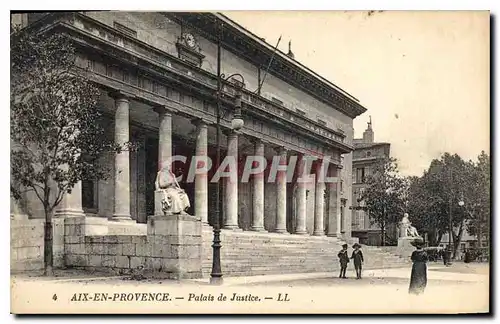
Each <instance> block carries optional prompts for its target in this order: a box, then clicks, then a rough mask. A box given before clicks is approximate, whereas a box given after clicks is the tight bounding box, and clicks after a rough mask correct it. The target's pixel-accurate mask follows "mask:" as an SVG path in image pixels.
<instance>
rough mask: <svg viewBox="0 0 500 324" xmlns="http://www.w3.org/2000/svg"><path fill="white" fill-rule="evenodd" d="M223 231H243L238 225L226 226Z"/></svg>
mask: <svg viewBox="0 0 500 324" xmlns="http://www.w3.org/2000/svg"><path fill="white" fill-rule="evenodd" d="M222 229H223V230H230V231H237V232H240V231H243V230H242V229H241V228H239V227H238V225H224V226H223V227H222Z"/></svg>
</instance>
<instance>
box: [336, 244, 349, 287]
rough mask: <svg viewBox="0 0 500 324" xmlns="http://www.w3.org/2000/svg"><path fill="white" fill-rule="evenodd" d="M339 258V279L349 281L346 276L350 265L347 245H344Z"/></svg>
mask: <svg viewBox="0 0 500 324" xmlns="http://www.w3.org/2000/svg"><path fill="white" fill-rule="evenodd" d="M337 256H338V257H339V262H340V275H339V278H342V279H347V278H346V276H345V272H346V270H347V264H348V263H349V255H348V254H347V244H342V250H340V252H339V254H337Z"/></svg>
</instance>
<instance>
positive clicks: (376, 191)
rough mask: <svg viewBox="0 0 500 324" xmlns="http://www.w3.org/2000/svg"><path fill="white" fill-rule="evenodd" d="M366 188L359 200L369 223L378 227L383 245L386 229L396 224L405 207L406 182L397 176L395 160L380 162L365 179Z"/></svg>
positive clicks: (389, 159) (388, 159)
mask: <svg viewBox="0 0 500 324" xmlns="http://www.w3.org/2000/svg"><path fill="white" fill-rule="evenodd" d="M366 183H367V188H366V189H365V190H364V192H363V194H362V196H361V199H362V200H364V202H365V210H366V211H367V212H368V213H369V215H370V221H371V222H372V223H375V224H377V225H379V226H380V229H381V239H382V245H385V236H386V229H387V226H388V225H389V224H397V222H398V221H399V218H400V216H401V215H402V214H403V211H404V207H405V195H406V188H405V187H406V181H405V179H403V178H402V177H400V176H399V174H398V167H397V163H396V160H395V159H393V158H387V159H383V160H380V162H378V163H377V164H376V165H375V166H374V168H373V170H372V173H371V175H369V176H368V177H367V179H366Z"/></svg>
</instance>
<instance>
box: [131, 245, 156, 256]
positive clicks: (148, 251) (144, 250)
mask: <svg viewBox="0 0 500 324" xmlns="http://www.w3.org/2000/svg"><path fill="white" fill-rule="evenodd" d="M135 255H136V256H138V257H148V256H152V255H153V244H150V243H146V242H144V243H137V244H135Z"/></svg>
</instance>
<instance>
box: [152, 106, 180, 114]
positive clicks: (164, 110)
mask: <svg viewBox="0 0 500 324" xmlns="http://www.w3.org/2000/svg"><path fill="white" fill-rule="evenodd" d="M153 111H154V112H156V113H157V114H159V115H162V114H163V115H172V114H173V113H176V112H177V109H174V108H171V107H168V106H165V105H154V106H153Z"/></svg>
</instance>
